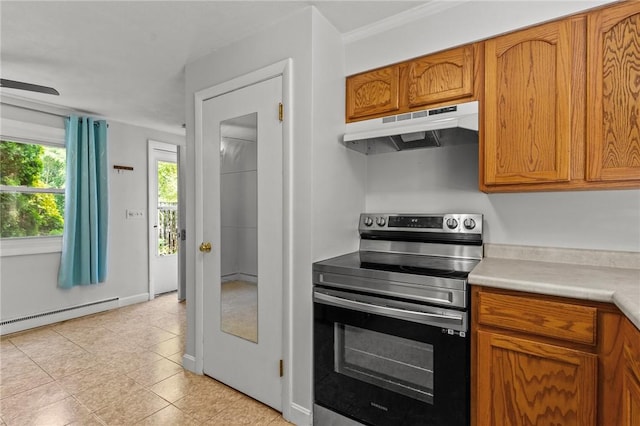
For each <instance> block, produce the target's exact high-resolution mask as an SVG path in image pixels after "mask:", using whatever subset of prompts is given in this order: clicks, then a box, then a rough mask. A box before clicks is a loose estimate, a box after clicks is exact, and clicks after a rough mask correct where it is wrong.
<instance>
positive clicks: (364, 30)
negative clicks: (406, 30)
mask: <svg viewBox="0 0 640 426" xmlns="http://www.w3.org/2000/svg"><path fill="white" fill-rule="evenodd" d="M469 1H471V0H453V1H448V0H447V1H438V0H432V1H430V2H429V3H426V4H423V5H420V6H416V7H414V8H411V9H409V10H405V11H404V12H401V13H398V14H396V15H392V16H389V17H388V18H385V19H383V20H381V21H377V22H374V23H372V24H369V25H365V26H363V27H360V28H357V29H355V30H353V31H349V32H347V33H344V34H342V41H343V42H344V43H345V44H349V43H353V42H355V41H358V40H362V39H365V38H368V37H371V36H374V35H376V34H380V33H383V32H385V31H388V30H391V29H394V28H397V27H399V26H401V25H404V24H407V23H410V22H413V21H416V20H418V19H421V18H424V17H427V16H432V15H437V14H438V13H440V12H443V11H445V10H447V9H451V8H452V7H456V6H459V5H461V4H464V3H467V2H469Z"/></svg>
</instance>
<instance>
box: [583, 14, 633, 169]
mask: <svg viewBox="0 0 640 426" xmlns="http://www.w3.org/2000/svg"><path fill="white" fill-rule="evenodd" d="M587 47H588V48H587V64H588V66H587V105H588V106H589V108H588V113H587V180H590V181H625V180H640V2H629V3H626V4H623V5H620V6H615V7H609V8H605V9H602V10H599V11H596V12H594V13H592V14H590V15H589V16H588V21H587Z"/></svg>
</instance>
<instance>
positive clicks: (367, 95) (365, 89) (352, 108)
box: [346, 65, 400, 121]
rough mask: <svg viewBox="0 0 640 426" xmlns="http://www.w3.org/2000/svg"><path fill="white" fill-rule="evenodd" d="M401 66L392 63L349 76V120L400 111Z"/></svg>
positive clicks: (347, 98) (347, 96) (347, 99)
mask: <svg viewBox="0 0 640 426" xmlns="http://www.w3.org/2000/svg"><path fill="white" fill-rule="evenodd" d="M399 70H400V67H399V66H398V65H392V66H388V67H384V68H379V69H375V70H372V71H367V72H364V73H361V74H357V75H353V76H351V77H348V78H347V93H346V102H347V106H346V108H347V121H350V120H355V119H362V118H368V117H369V116H375V115H380V114H391V113H394V112H396V111H398V108H399V93H398V86H399V84H400V76H399Z"/></svg>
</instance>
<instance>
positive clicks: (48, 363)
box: [36, 350, 97, 379]
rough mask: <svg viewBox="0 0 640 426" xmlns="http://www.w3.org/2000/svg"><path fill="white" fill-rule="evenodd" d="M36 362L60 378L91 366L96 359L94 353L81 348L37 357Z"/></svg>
mask: <svg viewBox="0 0 640 426" xmlns="http://www.w3.org/2000/svg"><path fill="white" fill-rule="evenodd" d="M36 363H37V364H38V365H39V366H40V368H42V369H43V370H44V371H46V372H47V373H49V375H50V376H51V377H53V378H54V379H61V378H63V377H65V376H70V375H72V374H76V373H79V372H81V371H82V370H86V369H87V368H90V367H93V366H94V365H96V364H97V360H96V357H95V355H93V354H91V353H89V352H87V351H85V350H81V351H79V352H75V353H71V354H64V355H59V354H58V355H53V356H50V357H47V358H41V359H37V360H36Z"/></svg>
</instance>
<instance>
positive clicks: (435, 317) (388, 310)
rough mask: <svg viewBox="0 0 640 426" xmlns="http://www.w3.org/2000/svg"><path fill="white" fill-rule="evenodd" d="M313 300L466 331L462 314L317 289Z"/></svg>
mask: <svg viewBox="0 0 640 426" xmlns="http://www.w3.org/2000/svg"><path fill="white" fill-rule="evenodd" d="M313 300H314V301H315V302H318V303H321V304H324V305H332V306H337V307H341V308H347V309H353V310H357V311H360V312H366V313H370V314H377V315H382V316H387V317H393V318H398V319H402V320H407V321H412V322H418V323H421V324H426V325H433V326H437V327H447V326H455V329H456V330H460V331H466V324H465V318H464V316H463V315H462V314H460V315H458V314H454V315H451V314H442V313H431V312H424V311H416V310H411V309H403V308H394V307H391V306H380V305H375V304H372V303H367V302H361V301H358V300H352V299H345V298H343V297H339V296H332V295H330V294H326V293H324V292H321V291H318V290H315V291H314V292H313Z"/></svg>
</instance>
